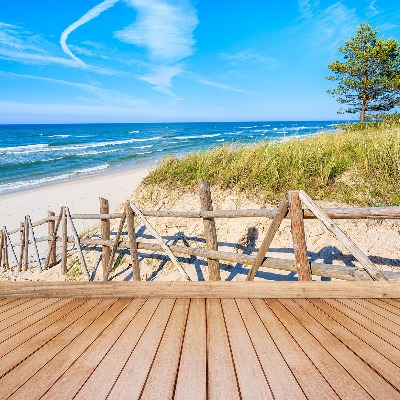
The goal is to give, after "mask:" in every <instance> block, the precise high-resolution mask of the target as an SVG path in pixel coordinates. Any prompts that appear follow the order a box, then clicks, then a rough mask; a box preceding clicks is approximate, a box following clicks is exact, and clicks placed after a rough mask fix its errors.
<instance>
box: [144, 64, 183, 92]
mask: <svg viewBox="0 0 400 400" xmlns="http://www.w3.org/2000/svg"><path fill="white" fill-rule="evenodd" d="M181 72H182V67H181V66H179V65H172V66H163V65H161V66H158V67H154V68H153V69H152V71H151V72H150V73H149V74H147V75H144V76H142V77H140V79H141V80H143V81H145V82H148V83H150V84H151V85H153V89H154V90H157V91H159V92H161V93H165V94H167V95H169V96H171V97H175V95H174V94H173V93H172V92H171V90H170V88H171V87H172V79H173V78H174V77H175V76H177V75H179V74H180V73H181Z"/></svg>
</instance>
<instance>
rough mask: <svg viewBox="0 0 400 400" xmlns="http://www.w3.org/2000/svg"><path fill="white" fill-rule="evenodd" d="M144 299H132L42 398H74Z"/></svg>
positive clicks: (67, 399) (133, 316) (61, 399)
mask: <svg viewBox="0 0 400 400" xmlns="http://www.w3.org/2000/svg"><path fill="white" fill-rule="evenodd" d="M144 302H145V300H143V299H133V300H132V301H131V302H130V303H129V304H128V305H127V307H126V308H124V309H123V310H122V312H121V313H120V314H119V315H118V316H117V317H116V318H115V320H114V321H113V322H112V324H110V325H109V326H108V327H106V328H105V330H104V331H103V332H102V333H101V334H100V335H99V337H98V338H97V339H96V340H95V341H94V342H93V343H91V344H90V346H89V347H88V348H87V349H86V350H85V351H84V352H83V353H82V354H81V355H80V356H79V358H78V359H77V360H76V361H75V362H74V363H73V364H72V365H71V366H70V367H69V368H68V369H67V370H66V371H65V372H64V374H63V375H62V376H61V377H60V378H59V379H57V382H55V383H54V385H53V386H51V388H50V389H49V391H48V392H46V393H45V394H44V395H43V397H42V399H43V400H45V399H48V400H51V399H55V398H56V399H57V400H69V399H72V398H74V396H75V395H76V394H77V393H78V391H79V390H80V389H81V387H82V386H83V385H84V383H85V382H86V380H87V379H88V378H89V377H90V375H91V374H92V373H93V371H94V370H95V369H96V367H97V366H98V365H99V363H100V362H101V361H102V359H103V358H104V357H105V355H106V354H107V353H108V351H109V350H110V349H111V347H112V346H113V345H114V344H115V342H116V341H117V340H118V339H119V338H120V336H121V335H122V334H123V332H124V331H125V329H126V328H127V327H128V325H129V324H130V323H131V321H132V319H133V318H135V316H136V314H137V313H138V311H139V310H140V309H141V307H142V305H143V304H144Z"/></svg>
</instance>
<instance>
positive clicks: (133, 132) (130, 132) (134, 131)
mask: <svg viewBox="0 0 400 400" xmlns="http://www.w3.org/2000/svg"><path fill="white" fill-rule="evenodd" d="M129 133H139V131H130V132H129Z"/></svg>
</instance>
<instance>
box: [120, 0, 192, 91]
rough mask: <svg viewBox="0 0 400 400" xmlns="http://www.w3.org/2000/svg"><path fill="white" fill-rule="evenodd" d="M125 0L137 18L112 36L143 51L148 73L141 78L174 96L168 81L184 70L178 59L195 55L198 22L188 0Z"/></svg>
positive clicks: (170, 82)
mask: <svg viewBox="0 0 400 400" xmlns="http://www.w3.org/2000/svg"><path fill="white" fill-rule="evenodd" d="M125 1H126V3H127V4H128V5H129V6H130V7H132V8H134V9H135V10H136V11H137V17H136V20H135V22H134V23H132V24H130V25H128V26H127V27H125V28H124V29H122V30H120V31H117V32H115V33H114V36H115V37H116V38H117V39H119V40H120V41H122V42H124V43H128V44H133V45H136V46H138V47H142V48H144V49H145V50H146V51H147V53H148V56H149V62H150V64H151V67H150V72H149V73H147V74H144V75H143V76H142V77H141V79H142V80H143V81H146V82H148V83H150V84H151V85H153V89H154V90H157V91H159V92H162V93H165V94H168V95H170V96H172V97H174V96H175V95H174V94H173V93H172V91H171V90H170V88H171V87H172V79H173V78H174V77H176V76H177V75H179V74H180V73H181V72H182V71H183V70H184V69H183V64H182V62H181V60H183V59H184V58H187V57H189V56H191V55H192V54H193V53H194V52H195V47H194V45H195V40H194V38H193V32H194V30H195V29H196V27H197V25H198V23H199V20H198V18H197V14H196V10H195V8H194V7H193V6H192V4H191V3H190V1H188V0H175V1H166V0H125Z"/></svg>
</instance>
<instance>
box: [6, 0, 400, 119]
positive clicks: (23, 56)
mask: <svg viewBox="0 0 400 400" xmlns="http://www.w3.org/2000/svg"><path fill="white" fill-rule="evenodd" d="M0 10H1V12H0V123H74V122H162V121H165V122H169V121H243V120H248V121H250V120H328V119H338V118H340V119H343V118H345V117H343V116H339V115H338V114H336V110H337V109H338V108H339V105H338V103H337V102H336V101H335V100H334V99H333V98H332V97H331V96H330V95H329V94H327V93H326V89H328V88H329V87H331V85H332V84H331V83H330V82H328V81H327V80H326V79H325V75H327V74H329V70H328V69H327V64H328V63H329V62H331V61H333V60H334V59H335V58H337V57H339V53H338V51H337V46H338V45H341V44H342V43H343V40H344V39H345V38H348V37H349V36H350V35H354V34H355V31H356V27H357V26H358V25H359V24H360V23H361V22H365V21H368V22H369V23H370V24H371V25H372V26H373V27H374V28H378V29H379V36H380V35H384V36H385V37H395V38H398V39H399V38H400V9H399V8H398V6H397V2H396V1H392V0H367V1H351V0H343V1H327V0H292V1H291V0H286V1H272V0H248V1H243V0H231V1H229V2H227V1H218V0H197V1H191V0H105V1H99V0H85V1H82V0H80V1H76V0H69V1H62V0H57V1H54V0H40V1H32V0H13V1H9V0H0Z"/></svg>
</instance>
